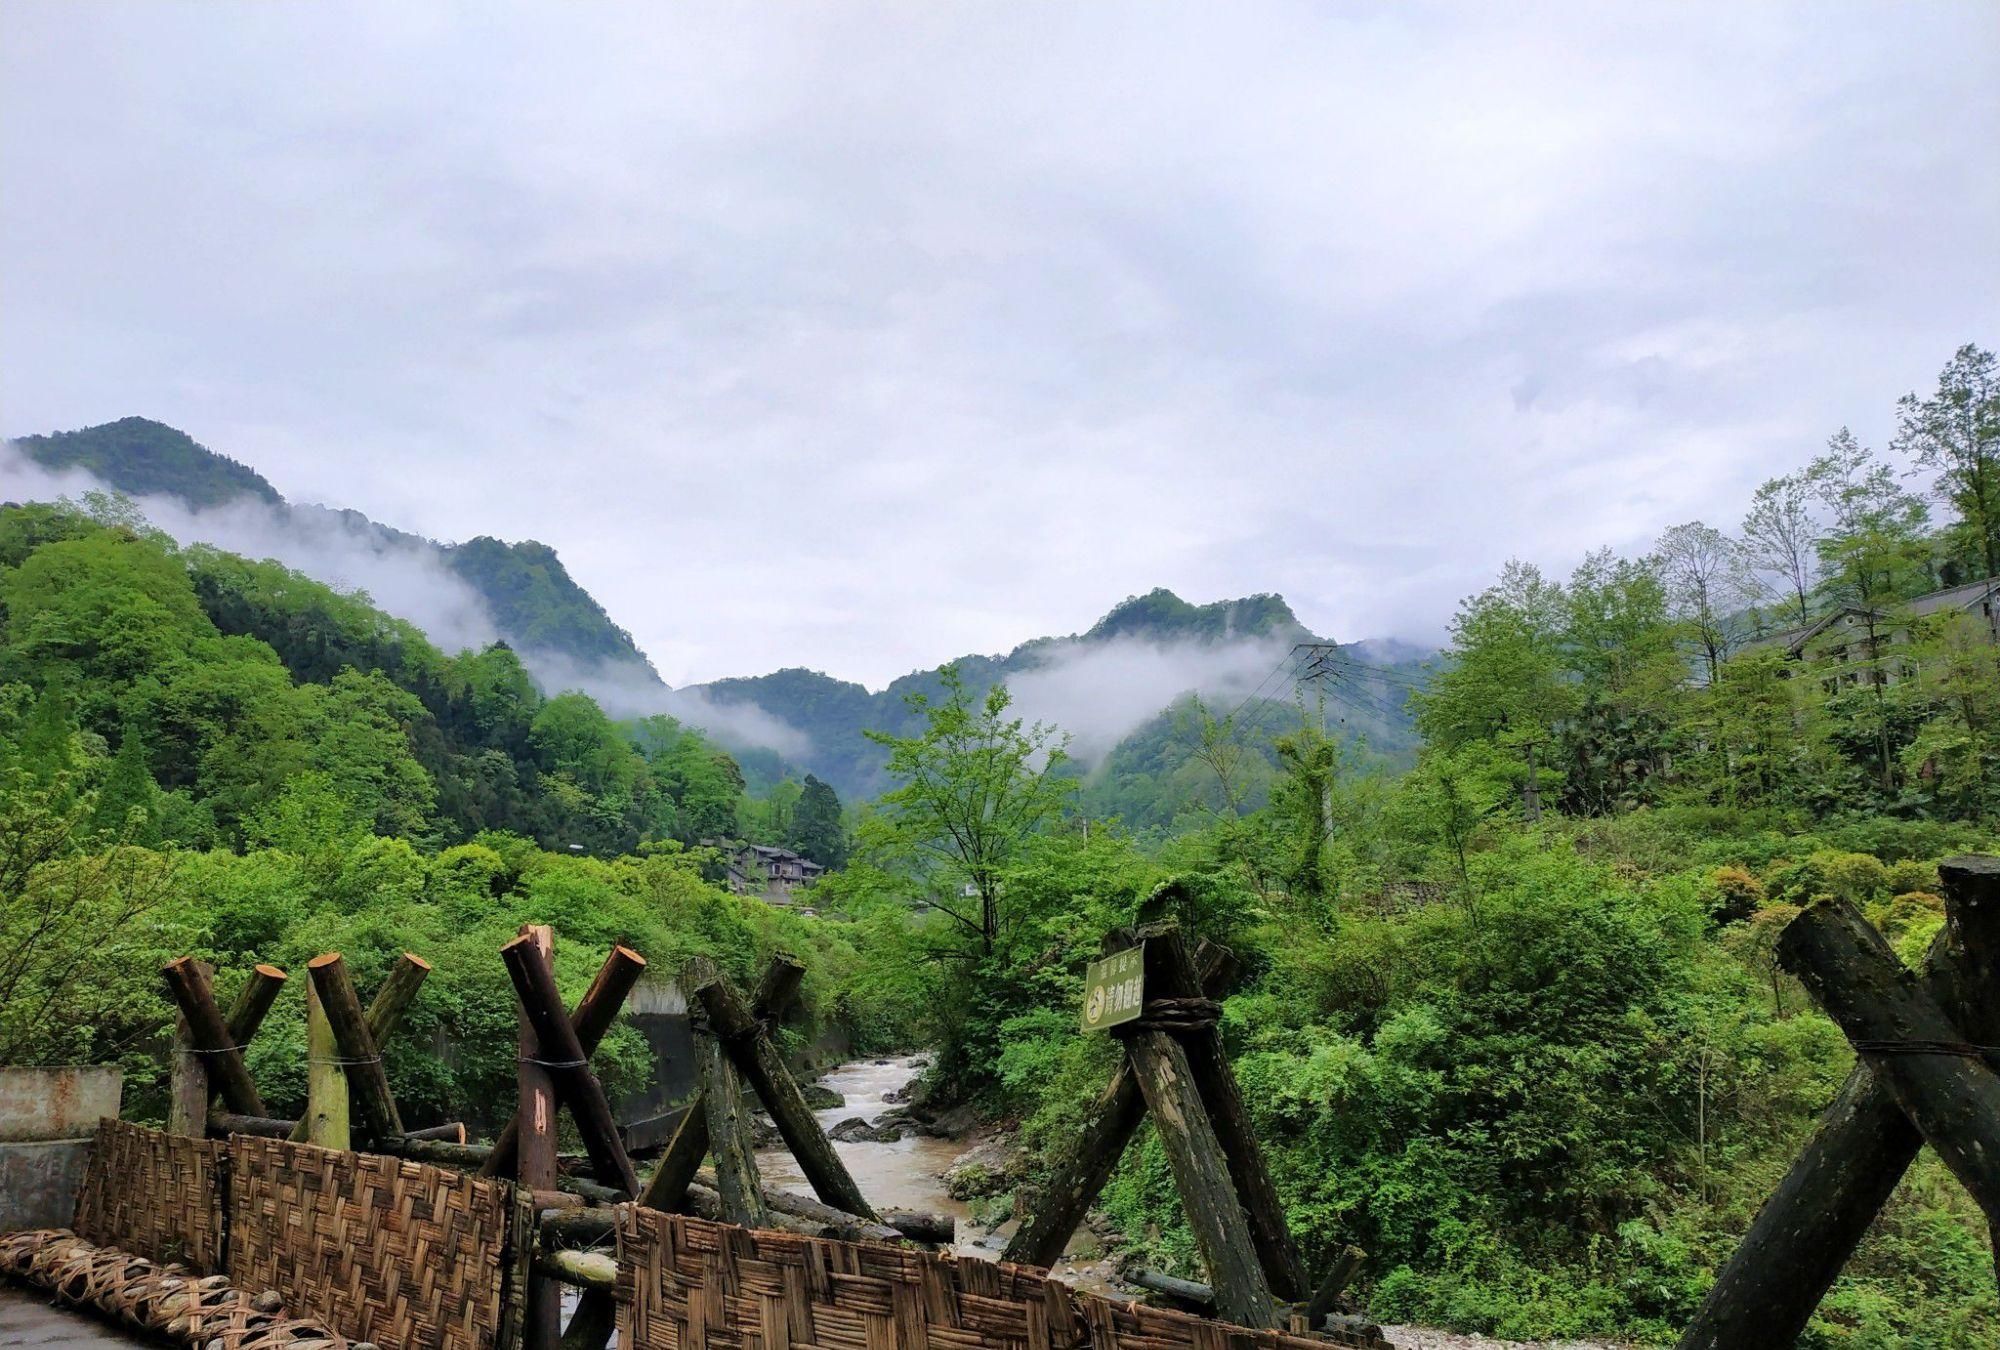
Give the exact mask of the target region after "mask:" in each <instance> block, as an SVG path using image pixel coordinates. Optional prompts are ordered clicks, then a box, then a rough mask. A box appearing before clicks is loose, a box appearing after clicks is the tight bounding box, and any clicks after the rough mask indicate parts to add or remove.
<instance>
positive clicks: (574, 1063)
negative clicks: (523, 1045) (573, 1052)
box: [520, 1055, 590, 1069]
mask: <svg viewBox="0 0 2000 1350" xmlns="http://www.w3.org/2000/svg"><path fill="white" fill-rule="evenodd" d="M520 1058H521V1063H523V1064H532V1065H534V1066H535V1067H536V1068H538V1069H581V1068H583V1067H584V1066H585V1065H587V1064H589V1063H590V1061H589V1060H587V1059H542V1058H540V1057H538V1056H536V1055H522V1056H521V1057H520Z"/></svg>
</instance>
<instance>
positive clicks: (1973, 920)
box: [1680, 857, 2000, 1350]
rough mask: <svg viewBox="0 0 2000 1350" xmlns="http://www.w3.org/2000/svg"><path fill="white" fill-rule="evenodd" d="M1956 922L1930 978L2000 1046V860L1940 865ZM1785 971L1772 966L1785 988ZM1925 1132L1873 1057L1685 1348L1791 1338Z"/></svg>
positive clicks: (1858, 1071)
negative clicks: (1999, 995)
mask: <svg viewBox="0 0 2000 1350" xmlns="http://www.w3.org/2000/svg"><path fill="white" fill-rule="evenodd" d="M1938 873H1939V877H1940V879H1941V881H1942V883H1943V886H1942V889H1943V891H1944V899H1945V912H1946V915H1947V920H1948V922H1947V926H1946V928H1945V931H1944V932H1942V933H1940V934H1939V935H1938V938H1937V940H1936V941H1935V942H1933V943H1932V944H1931V950H1930V955H1929V956H1928V958H1927V959H1926V961H1925V964H1924V970H1925V975H1924V984H1925V987H1926V988H1927V989H1929V990H1930V992H1931V993H1932V994H1933V995H1934V996H1935V997H1936V998H1937V999H1938V1000H1939V1002H1940V1003H1941V1004H1942V1005H1943V1006H1944V1007H1945V1008H1946V1009H1948V1010H1949V1011H1950V1012H1952V1013H1953V1014H1954V1016H1955V1020H1956V1022H1957V1024H1958V1026H1959V1028H1960V1029H1961V1030H1963V1031H1964V1032H1965V1034H1966V1035H1967V1036H1969V1037H1971V1038H1972V1039H1974V1040H1977V1041H1981V1042H1984V1043H1987V1044H1994V1043H2000V999H1996V998H1994V997H1993V995H1992V994H1991V993H1990V992H1986V993H1979V992H1977V991H1980V990H1982V989H1983V990H1985V991H1991V990H1994V989H2000V858H1990V857H1962V858H1952V859H1949V860H1947V861H1945V862H1944V863H1942V864H1940V865H1939V867H1938ZM1776 976H1777V971H1776V967H1775V966H1774V967H1773V970H1772V978H1773V982H1774V987H1775V981H1776ZM1922 1144H1923V1136H1922V1135H1920V1134H1918V1133H1917V1129H1916V1127H1915V1126H1914V1125H1912V1124H1910V1122H1909V1119H1908V1117H1906V1116H1905V1115H1904V1114H1903V1112H1902V1108H1901V1107H1899V1106H1897V1105H1896V1102H1895V1099H1894V1098H1893V1097H1891V1096H1890V1095H1889V1090H1888V1089H1887V1088H1886V1087H1885V1086H1883V1085H1882V1084H1881V1083H1880V1082H1878V1081H1877V1080H1876V1077H1875V1074H1874V1071H1873V1070H1872V1069H1871V1068H1870V1067H1869V1066H1868V1063H1867V1061H1866V1059H1865V1058H1864V1059H1862V1060H1860V1061H1858V1062H1857V1063H1856V1064H1855V1066H1854V1069H1853V1071H1852V1072H1851V1073H1849V1074H1848V1076H1847V1082H1846V1084H1845V1085H1844V1086H1842V1088H1841V1090H1840V1094H1839V1095H1838V1096H1837V1097H1835V1098H1834V1101H1833V1104H1832V1105H1831V1106H1829V1107H1828V1108H1827V1110H1826V1112H1825V1114H1823V1115H1822V1116H1821V1117H1820V1124H1819V1128H1818V1130H1817V1132H1816V1133H1815V1134H1814V1135H1813V1138H1812V1140H1811V1142H1810V1143H1808V1144H1807V1145H1806V1147H1805V1150H1804V1151H1803V1152H1802V1153H1800V1154H1799V1157H1798V1160H1797V1161H1796V1162H1794V1163H1793V1164H1792V1168H1791V1170H1790V1171H1789V1172H1788V1173H1786V1175H1785V1178H1784V1180H1783V1181H1782V1182H1780V1183H1779V1185H1778V1188H1777V1190H1775V1191H1774V1192H1772V1194H1771V1198H1770V1199H1769V1200H1767V1201H1765V1202H1764V1207H1763V1208H1762V1209H1761V1210H1759V1211H1758V1212H1757V1217H1756V1219H1755V1220H1754V1221H1753V1222H1752V1223H1751V1225H1750V1229H1749V1231H1748V1232H1746V1233H1745V1234H1744V1235H1743V1240H1742V1242H1741V1243H1739V1244H1738V1246H1737V1248H1736V1250H1735V1252H1734V1253H1732V1254H1731V1256H1730V1258H1729V1260H1728V1262H1727V1263H1725V1264H1724V1266H1723V1267H1722V1270H1721V1271H1720V1272H1719V1273H1718V1274H1717V1276H1716V1280H1715V1284H1714V1285H1713V1286H1712V1287H1711V1288H1710V1290H1709V1292H1708V1296H1707V1297H1706V1298H1705V1299H1704V1300H1703V1301H1702V1305H1701V1308H1700V1309H1699V1311H1697V1312H1696V1313H1695V1316H1694V1320H1693V1321H1692V1322H1690V1323H1689V1324H1688V1328H1687V1330H1686V1332H1685V1333H1683V1335H1682V1337H1681V1340H1680V1347H1681V1350H1751V1348H1752V1347H1761V1346H1774V1345H1790V1344H1792V1343H1793V1342H1794V1341H1796V1340H1797V1339H1798V1338H1799V1336H1801V1335H1802V1334H1803V1333H1804V1331H1805V1328H1806V1323H1807V1322H1808V1321H1809V1320H1811V1318H1812V1314H1813V1310H1814V1309H1815V1308H1817V1307H1818V1306H1819V1302H1820V1300H1821V1299H1822V1298H1823V1297H1825V1295H1826V1291H1827V1289H1828V1288H1829V1287H1831V1285H1832V1284H1833V1281H1834V1279H1835V1278H1836V1277H1837V1276H1838V1275H1839V1274H1840V1271H1841V1268H1842V1267H1844V1266H1845V1265H1846V1264H1847V1261H1848V1259H1849V1257H1851V1256H1852V1255H1853V1253H1854V1249H1855V1247H1856V1246H1857V1245H1859V1243H1860V1241H1861V1237H1862V1234H1863V1233H1865V1232H1866V1231H1867V1229H1868V1225H1869V1224H1870V1223H1871V1222H1872V1221H1873V1220H1874V1218H1875V1215H1876V1214H1877V1213H1878V1212H1879V1211H1880V1210H1881V1208H1882V1206H1883V1205H1884V1204H1885V1203H1887V1201H1888V1199H1889V1196H1890V1194H1891V1193H1892V1192H1893V1191H1894V1190H1895V1189H1896V1185H1897V1183H1898V1182H1899V1181H1901V1180H1902V1177H1903V1173H1904V1172H1905V1171H1907V1170H1908V1168H1909V1166H1910V1163H1911V1162H1912V1161H1913V1160H1915V1158H1916V1156H1917V1150H1918V1149H1919V1148H1920V1147H1921V1146H1922Z"/></svg>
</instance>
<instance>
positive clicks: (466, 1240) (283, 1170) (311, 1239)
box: [229, 1135, 513, 1350]
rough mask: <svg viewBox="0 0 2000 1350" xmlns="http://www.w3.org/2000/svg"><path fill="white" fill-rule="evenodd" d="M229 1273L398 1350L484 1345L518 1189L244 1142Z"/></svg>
mask: <svg viewBox="0 0 2000 1350" xmlns="http://www.w3.org/2000/svg"><path fill="white" fill-rule="evenodd" d="M229 1156H230V1187H229V1193H230V1194H229V1222H230V1243H229V1277H230V1279H231V1280H232V1281H233V1282H234V1283H235V1284H236V1285H238V1286H239V1287H241V1288H245V1289H276V1290H279V1291H281V1292H282V1293H283V1294H284V1297H285V1302H286V1305H287V1306H288V1307H291V1308H294V1309H297V1310H299V1311H300V1312H302V1313H306V1314H309V1315H311V1316H315V1317H319V1318H323V1319H325V1320H326V1321H327V1322H328V1323H330V1324H332V1325H334V1326H337V1327H339V1328H340V1329H341V1330H342V1331H343V1332H345V1333H346V1334H347V1335H348V1336H350V1337H352V1338H354V1339H356V1340H367V1341H375V1342H378V1343H380V1344H382V1345H384V1346H394V1347H396V1350H489V1347H491V1346H492V1345H493V1344H494V1343H495V1340H496V1338H497V1337H498V1335H499V1331H500V1327H501V1324H502V1317H503V1313H504V1310H503V1308H502V1290H503V1288H504V1285H505V1280H506V1273H507V1265H508V1262H507V1259H506V1258H507V1256H508V1254H509V1242H508V1237H509V1229H510V1218H511V1215H512V1213H513V1198H512V1194H511V1188H510V1187H508V1186H507V1185H506V1183H504V1182H498V1181H482V1180H480V1179H478V1178H475V1177H467V1176H462V1175H460V1174H459V1173H457V1172H450V1171H446V1170H445V1169H443V1168H439V1167H426V1166H423V1165H421V1164H418V1163H413V1162H406V1161H403V1160H401V1159H397V1158H379V1157H371V1156H366V1155H359V1154H354V1153H343V1152H337V1151H335V1150H332V1149H323V1148H314V1147H313V1146H311V1145H309V1144H289V1143H285V1142H283V1141H281V1140H275V1139H253V1138H249V1137H247V1136H244V1135H237V1136H234V1137H233V1138H231V1139H230V1141H229Z"/></svg>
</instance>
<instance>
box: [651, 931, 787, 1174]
mask: <svg viewBox="0 0 2000 1350" xmlns="http://www.w3.org/2000/svg"><path fill="white" fill-rule="evenodd" d="M805 975H806V967H805V962H803V961H801V960H799V958H798V957H796V956H793V955H792V954H791V953H790V952H778V953H775V954H774V955H773V956H772V957H771V961H770V964H769V965H767V966H765V967H764V975H763V978H762V979H760V980H759V981H758V984H757V994H756V999H755V1002H754V1004H753V1005H752V1011H753V1012H754V1013H755V1014H756V1017H757V1020H758V1021H760V1022H763V1023H766V1024H768V1025H771V1026H776V1025H777V1024H779V1023H780V1022H782V1021H784V1020H785V1017H786V1016H787V1015H788V1014H789V1013H790V1012H791V1009H792V1004H793V1002H794V1001H795V1000H796V999H797V998H798V992H799V985H800V984H801V983H802V982H803V981H804V980H805ZM704 1096H705V1094H703V1093H702V1092H701V1090H700V1089H699V1088H697V1089H696V1098H695V1100H694V1101H693V1102H692V1103H690V1104H689V1106H688V1109H687V1110H686V1111H685V1112H684V1113H683V1114H682V1115H681V1122H680V1125H679V1127H678V1128H676V1129H675V1130H674V1136H673V1138H672V1139H670V1140H668V1141H667V1147H666V1150H665V1151H664V1152H663V1153H661V1154H660V1161H659V1164H658V1165H657V1166H655V1167H654V1168H653V1175H652V1177H651V1178H650V1179H649V1180H648V1181H647V1182H646V1189H645V1191H644V1192H643V1193H642V1194H641V1195H640V1196H639V1203H640V1204H642V1205H644V1206H645V1207H646V1208H648V1209H657V1210H659V1211H660V1212H661V1213H663V1214H671V1213H673V1212H674V1211H675V1210H677V1209H679V1208H680V1207H681V1197H682V1196H683V1195H685V1194H686V1193H687V1188H688V1183H689V1182H691V1181H693V1180H694V1176H695V1172H696V1170H697V1169H698V1168H700V1166H701V1160H702V1159H703V1158H705V1157H706V1156H708V1151H709V1134H708V1112H707V1109H706V1108H707V1103H706V1102H705V1100H703V1098H704Z"/></svg>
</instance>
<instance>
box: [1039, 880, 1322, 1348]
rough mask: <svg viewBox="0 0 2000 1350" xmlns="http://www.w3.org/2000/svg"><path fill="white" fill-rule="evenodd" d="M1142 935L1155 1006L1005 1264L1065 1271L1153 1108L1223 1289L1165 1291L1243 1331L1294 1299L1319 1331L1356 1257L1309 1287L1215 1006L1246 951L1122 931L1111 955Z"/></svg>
mask: <svg viewBox="0 0 2000 1350" xmlns="http://www.w3.org/2000/svg"><path fill="white" fill-rule="evenodd" d="M1164 898H1165V897H1156V900H1155V902H1154V903H1155V904H1156V905H1157V904H1159V903H1160V901H1161V900H1162V899H1164ZM1139 941H1143V942H1144V944H1145V955H1144V961H1145V990H1146V1004H1145V1008H1144V1010H1143V1012H1142V1015H1141V1017H1140V1019H1139V1020H1138V1021H1137V1022H1134V1023H1129V1024H1127V1026H1126V1027H1125V1028H1121V1029H1119V1031H1118V1033H1117V1034H1119V1036H1120V1039H1122V1040H1123V1041H1124V1045H1125V1057H1124V1061H1123V1062H1122V1063H1121V1064H1120V1065H1119V1066H1118V1069H1117V1070H1116V1072H1114V1073H1113V1074H1112V1076H1111V1081H1110V1083H1109V1084H1108V1085H1107V1086H1106V1087H1105V1090H1104V1092H1103V1094H1102V1095H1101V1096H1100V1097H1099V1098H1098V1099H1097V1102H1096V1104H1095V1105H1094V1106H1093V1108H1092V1110H1091V1113H1090V1116H1089V1118H1088V1120H1087V1121H1086V1123H1085V1125H1084V1129H1083V1133H1082V1134H1081V1135H1080V1136H1079V1137H1078V1139H1077V1140H1076V1142H1075V1144H1074V1145H1073V1146H1072V1148H1071V1149H1070V1151H1069V1152H1068V1153H1067V1154H1066V1155H1065V1156H1064V1158H1063V1159H1062V1161H1061V1162H1060V1163H1059V1164H1058V1165H1057V1168H1056V1171H1055V1174H1054V1175H1053V1177H1052V1178H1051V1179H1050V1181H1049V1184H1048V1186H1047V1188H1046V1189H1045V1190H1044V1191H1043V1192H1042V1194H1041V1196H1040V1198H1039V1200H1038V1201H1037V1203H1036V1206H1035V1211H1034V1213H1033V1214H1032V1215H1031V1216H1030V1217H1029V1218H1028V1219H1027V1220H1026V1221H1025V1222H1024V1223H1023V1224H1022V1226H1021V1229H1020V1231H1019V1232H1018V1233H1016V1234H1015V1236H1014V1238H1013V1240H1012V1241H1011V1242H1010V1243H1008V1246H1007V1251H1006V1254H1005V1257H1004V1259H1006V1260H1009V1261H1018V1262H1021V1263H1023V1264H1027V1265H1037V1266H1049V1265H1053V1264H1055V1262H1056V1260H1057V1259H1058V1258H1059V1257H1060V1256H1061V1255H1062V1250H1063V1247H1064V1246H1065V1245H1066V1244H1067V1243H1068V1241H1069V1238H1070V1235H1071V1234H1072V1233H1073V1232H1075V1231H1076V1226H1077V1225H1078V1224H1079V1223H1081V1222H1082V1221H1083V1217H1084V1215H1085V1213H1086V1212H1087V1211H1088V1210H1089V1208H1090V1206H1091V1204H1092V1202H1093V1201H1095V1200H1096V1198H1097V1195H1098V1192H1099V1191H1101V1190H1102V1189H1103V1187H1104V1184H1105V1182H1106V1181H1107V1180H1109V1179H1110V1176H1111V1173H1112V1171H1113V1169H1115V1168H1116V1167H1117V1165H1118V1159H1119V1157H1120V1155H1121V1154H1123V1153H1124V1151H1125V1146H1126V1145H1127V1144H1128V1143H1130V1142H1131V1139H1132V1136H1133V1135H1134V1134H1135V1133H1136V1132H1137V1131H1138V1128H1139V1124H1140V1122H1141V1121H1142V1120H1143V1119H1145V1117H1146V1115H1147V1114H1148V1113H1149V1112H1150V1113H1151V1115H1152V1118H1153V1126H1154V1130H1155V1132H1156V1133H1157V1134H1158V1136H1159V1139H1160V1144H1161V1146H1162V1148H1163V1149H1164V1151H1165V1152H1166V1155H1167V1163H1168V1166H1169V1167H1170V1168H1171V1169H1172V1171H1173V1175H1174V1184H1175V1186H1176V1188H1177V1189H1178V1190H1179V1191H1180V1194H1181V1200H1182V1202H1183V1206H1184V1208H1185V1209H1186V1211H1187V1216H1188V1226H1189V1228H1190V1229H1191V1230H1192V1232H1193V1234H1194V1239H1195V1250H1196V1252H1197V1253H1198V1254H1199V1256H1200V1257H1201V1261H1202V1264H1203V1265H1204V1266H1205V1267H1207V1269H1208V1273H1209V1278H1210V1279H1211V1280H1212V1281H1213V1286H1212V1288H1209V1287H1204V1286H1199V1285H1195V1284H1192V1283H1191V1282H1187V1281H1176V1282H1173V1285H1174V1287H1172V1288H1164V1285H1165V1284H1166V1282H1165V1281H1164V1280H1157V1281H1155V1285H1154V1287H1156V1288H1163V1291H1164V1292H1168V1293H1171V1294H1173V1295H1174V1296H1176V1297H1179V1298H1181V1299H1183V1300H1184V1301H1193V1302H1197V1303H1203V1304H1205V1305H1206V1304H1212V1306H1213V1307H1214V1308H1215V1310H1216V1311H1217V1312H1218V1313H1219V1314H1220V1315H1221V1316H1222V1317H1224V1318H1226V1319H1228V1320H1229V1321H1232V1322H1236V1323H1238V1324H1239V1325H1242V1326H1253V1327H1268V1326H1273V1325H1275V1324H1276V1323H1277V1321H1278V1318H1279V1312H1280V1305H1281V1304H1285V1305H1291V1306H1290V1308H1289V1309H1287V1310H1288V1311H1290V1312H1291V1313H1292V1315H1293V1316H1292V1320H1293V1322H1294V1324H1295V1325H1298V1324H1303V1326H1305V1327H1313V1326H1317V1325H1318V1324H1319V1322H1320V1321H1321V1320H1323V1319H1324V1318H1325V1316H1326V1314H1327V1313H1329V1312H1331V1311H1332V1310H1333V1305H1334V1301H1335V1299H1336V1298H1337V1297H1338V1296H1339V1293H1340V1290H1341V1288H1342V1286H1344V1285H1345V1283H1346V1281H1347V1279H1348V1278H1349V1277H1350V1276H1351V1275H1352V1273H1353V1270H1354V1266H1355V1264H1356V1260H1355V1259H1350V1253H1343V1255H1342V1257H1341V1258H1340V1259H1339V1260H1337V1261H1336V1263H1335V1266H1334V1269H1333V1271H1332V1272H1331V1273H1330V1274H1329V1276H1328V1278H1327V1279H1326V1280H1324V1281H1322V1282H1321V1284H1320V1286H1319V1288H1318V1289H1314V1288H1313V1287H1312V1286H1311V1284H1310V1283H1309V1282H1308V1280H1307V1277H1306V1273H1305V1264H1304V1262H1303V1261H1302V1260H1301V1259H1300V1257H1299V1252H1298V1247H1297V1246H1296V1244H1295V1243H1294V1242H1293V1241H1292V1235H1291V1232H1290V1230H1289V1228H1288V1227H1287V1226H1286V1223H1285V1211H1284V1205H1283V1203H1282V1202H1281V1201H1280V1200H1279V1198H1278V1192H1277V1187H1276V1186H1275V1185H1273V1184H1272V1181H1271V1173H1270V1168H1269V1167H1268V1165H1267V1164H1266V1162H1265V1160H1264V1153H1263V1149H1262V1147H1261V1146H1260V1145H1259V1144H1258V1142H1257V1134H1256V1131H1255V1129H1254V1128H1253V1127H1252V1125H1251V1122H1250V1112H1249V1110H1248V1108H1247V1107H1246V1106H1245V1105H1244V1102H1243V1093H1242V1090H1241V1089H1240V1088H1239V1087H1238V1086H1237V1082H1236V1075H1235V1074H1234V1073H1233V1072H1232V1071H1231V1070H1230V1067H1229V1059H1228V1056H1227V1055H1226V1054H1225V1053H1224V1051H1223V1048H1222V1037H1221V1035H1220V1033H1219V1031H1218V1029H1217V1026H1216V1020H1215V1017H1214V1015H1213V1014H1214V1007H1213V1002H1212V1000H1216V999H1219V998H1220V997H1221V996H1222V995H1223V994H1224V993H1226V992H1228V989H1229V987H1230V986H1231V984H1233V983H1234V981H1235V979H1236V975H1237V971H1238V966H1237V963H1236V960H1235V957H1234V956H1233V955H1232V954H1231V953H1230V952H1229V951H1228V950H1227V949H1225V948H1221V947H1215V946H1212V945H1210V944H1208V943H1203V944H1202V945H1201V947H1200V948H1199V949H1198V950H1197V951H1196V952H1194V953H1192V954H1191V953H1190V952H1189V951H1188V948H1187V944H1186V940H1185V939H1184V938H1183V937H1182V935H1181V932H1180V929H1179V928H1178V927H1177V926H1176V925H1174V924H1171V923H1154V924H1148V925H1145V926H1142V927H1139V928H1137V929H1134V930H1132V931H1130V932H1128V933H1119V934H1113V935H1112V936H1110V937H1108V938H1107V939H1106V940H1105V950H1106V952H1107V954H1109V953H1110V952H1111V951H1112V950H1115V949H1117V948H1121V947H1126V946H1129V945H1131V944H1132V943H1134V942H1139ZM1204 1010H1205V1012H1204ZM1351 1255H1352V1256H1353V1257H1358V1253H1352V1254H1351Z"/></svg>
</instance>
